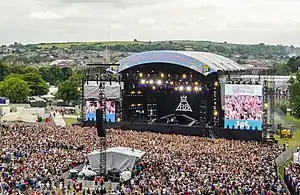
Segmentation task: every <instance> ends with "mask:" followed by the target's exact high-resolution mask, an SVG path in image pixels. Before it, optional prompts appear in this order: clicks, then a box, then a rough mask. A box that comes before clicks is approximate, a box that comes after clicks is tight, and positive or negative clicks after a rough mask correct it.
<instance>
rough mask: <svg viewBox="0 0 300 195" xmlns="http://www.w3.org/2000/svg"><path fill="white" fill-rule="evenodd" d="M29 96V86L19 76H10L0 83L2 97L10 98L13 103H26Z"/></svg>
mask: <svg viewBox="0 0 300 195" xmlns="http://www.w3.org/2000/svg"><path fill="white" fill-rule="evenodd" d="M29 94H30V89H29V86H28V85H27V83H26V82H25V81H24V80H22V79H21V77H19V76H16V77H13V76H9V77H7V78H5V80H4V81H2V82H0V96H3V97H7V98H9V100H10V102H12V103H24V102H26V100H27V98H28V96H29Z"/></svg>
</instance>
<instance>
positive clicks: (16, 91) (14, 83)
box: [0, 61, 82, 103]
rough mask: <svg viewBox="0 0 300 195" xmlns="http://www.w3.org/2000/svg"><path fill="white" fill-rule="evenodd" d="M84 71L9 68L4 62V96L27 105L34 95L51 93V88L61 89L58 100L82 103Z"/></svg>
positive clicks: (0, 66)
mask: <svg viewBox="0 0 300 195" xmlns="http://www.w3.org/2000/svg"><path fill="white" fill-rule="evenodd" d="M81 75H82V74H81V72H80V70H73V69H72V68H70V67H63V68H60V67H58V66H41V67H32V66H9V65H7V64H6V63H5V62H3V61H0V96H1V97H7V98H9V100H10V102H11V103H25V102H27V100H28V97H30V96H43V95H46V94H48V92H49V86H50V85H54V86H58V92H57V93H56V98H58V99H62V100H64V101H65V102H67V103H78V100H79V98H80V91H79V90H78V88H79V87H80V82H81Z"/></svg>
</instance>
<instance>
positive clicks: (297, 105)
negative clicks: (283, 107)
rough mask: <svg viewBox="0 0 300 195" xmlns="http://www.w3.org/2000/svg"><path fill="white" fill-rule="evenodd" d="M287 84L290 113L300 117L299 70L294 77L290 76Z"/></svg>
mask: <svg viewBox="0 0 300 195" xmlns="http://www.w3.org/2000/svg"><path fill="white" fill-rule="evenodd" d="M289 83H290V86H289V95H290V96H289V104H290V108H291V109H292V114H293V116H294V117H296V118H300V72H297V75H296V79H293V78H291V79H290V81H289Z"/></svg>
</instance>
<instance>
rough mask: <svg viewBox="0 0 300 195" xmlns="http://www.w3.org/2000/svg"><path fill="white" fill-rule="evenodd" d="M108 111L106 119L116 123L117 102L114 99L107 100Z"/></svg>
mask: <svg viewBox="0 0 300 195" xmlns="http://www.w3.org/2000/svg"><path fill="white" fill-rule="evenodd" d="M105 106H106V109H105V110H106V112H105V121H106V122H111V123H114V122H116V104H115V102H114V101H106V103H105Z"/></svg>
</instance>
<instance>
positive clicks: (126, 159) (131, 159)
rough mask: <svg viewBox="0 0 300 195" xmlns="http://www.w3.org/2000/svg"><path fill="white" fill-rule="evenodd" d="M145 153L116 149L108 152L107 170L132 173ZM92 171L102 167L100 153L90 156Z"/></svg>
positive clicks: (95, 152)
mask: <svg viewBox="0 0 300 195" xmlns="http://www.w3.org/2000/svg"><path fill="white" fill-rule="evenodd" d="M144 155H145V152H144V151H142V150H136V149H133V148H124V147H115V148H109V149H107V150H106V170H112V169H117V170H119V171H120V172H123V171H132V169H133V167H134V164H135V162H136V161H137V160H139V159H140V158H141V157H142V156H144ZM88 159H89V162H90V165H91V167H92V169H94V170H97V169H99V167H100V151H93V152H91V153H90V154H88Z"/></svg>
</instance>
